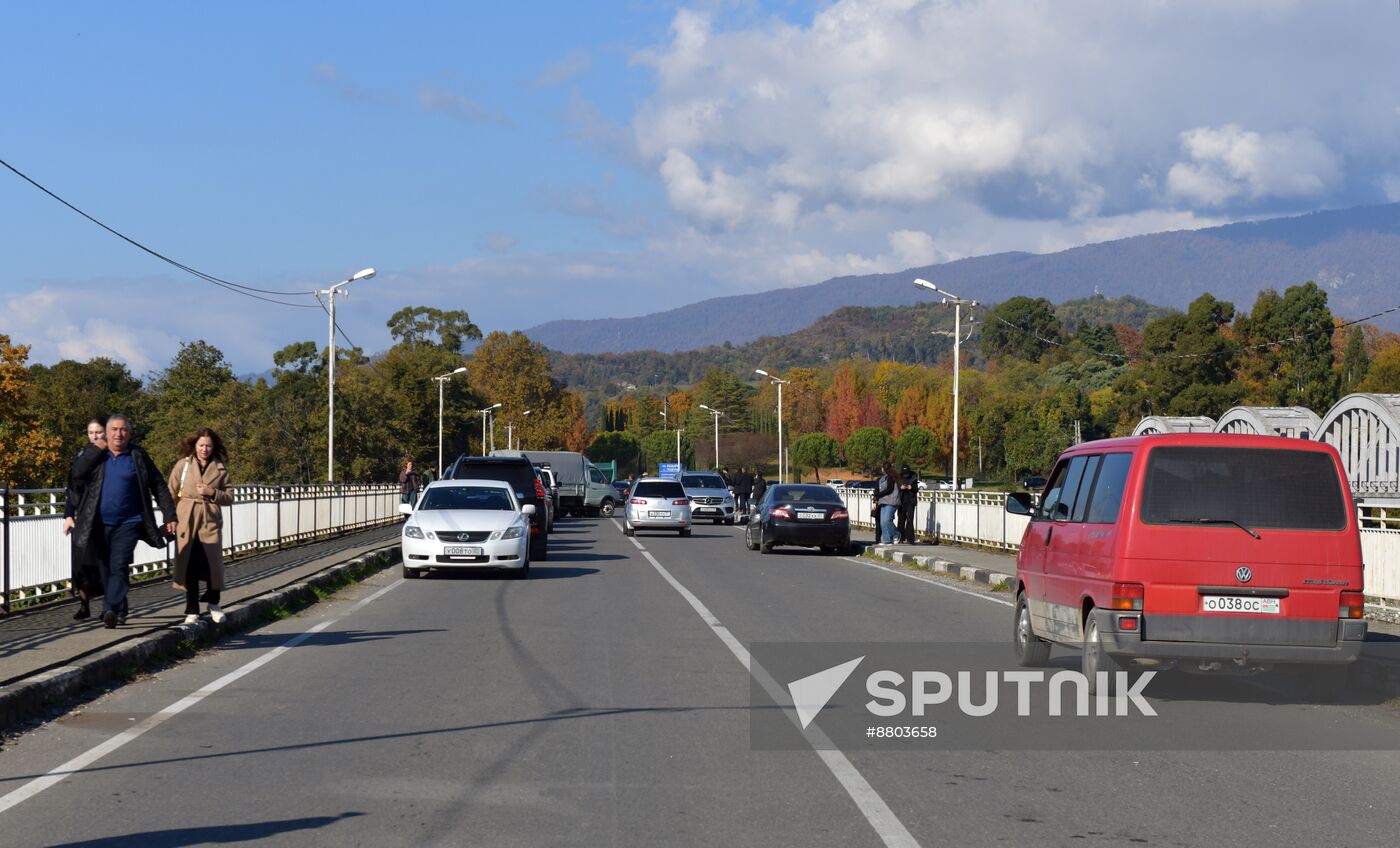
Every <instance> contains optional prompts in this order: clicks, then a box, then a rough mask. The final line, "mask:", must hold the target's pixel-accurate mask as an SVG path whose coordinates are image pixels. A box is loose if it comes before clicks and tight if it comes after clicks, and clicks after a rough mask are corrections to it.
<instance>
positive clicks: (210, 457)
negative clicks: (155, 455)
mask: <svg viewBox="0 0 1400 848" xmlns="http://www.w3.org/2000/svg"><path fill="white" fill-rule="evenodd" d="M180 454H181V458H180V459H179V460H178V461H177V462H176V463H175V467H174V468H173V469H172V470H171V472H170V494H171V496H172V497H173V498H175V516H176V521H177V522H178V524H179V526H178V528H177V529H176V531H175V588H176V589H177V590H181V589H183V590H184V592H185V623H186V624H194V623H195V622H196V621H198V620H199V603H200V601H201V600H203V601H205V602H207V603H208V604H209V617H210V618H211V619H213V620H214V623H215V624H221V623H223V620H224V611H223V609H221V608H220V607H219V592H220V590H222V589H223V588H224V555H223V529H224V516H223V509H222V507H225V506H231V505H232V504H233V491H232V490H231V489H230V488H229V483H228V471H227V470H226V469H225V468H224V462H225V461H227V459H228V454H227V453H226V452H225V451H224V443H223V441H222V440H221V439H220V438H219V434H218V433H215V432H214V431H213V430H210V429H209V428H208V427H204V428H202V429H200V430H199V431H198V432H196V433H195V434H194V435H192V436H187V437H185V441H184V443H183V444H182V445H181V451H180ZM201 580H203V581H205V582H206V583H207V584H208V585H209V589H208V591H206V592H205V593H204V596H203V598H201V597H200V594H199V581H201Z"/></svg>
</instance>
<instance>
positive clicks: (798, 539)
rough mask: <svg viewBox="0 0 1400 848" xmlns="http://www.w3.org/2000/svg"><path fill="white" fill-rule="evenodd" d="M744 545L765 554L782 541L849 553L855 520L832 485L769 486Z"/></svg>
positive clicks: (751, 518)
mask: <svg viewBox="0 0 1400 848" xmlns="http://www.w3.org/2000/svg"><path fill="white" fill-rule="evenodd" d="M744 545H745V546H746V547H748V549H749V550H751V551H759V552H760V553H765V554H767V553H772V552H773V548H775V547H777V546H778V545H798V546H800V547H804V548H821V549H822V550H823V551H825V552H826V553H829V554H843V553H846V552H848V551H850V549H851V521H850V516H849V515H848V514H847V512H846V504H845V502H844V501H842V500H841V496H840V495H839V494H837V493H836V492H835V491H833V490H832V488H831V487H830V486H822V485H818V484H816V483H794V484H779V485H774V486H769V487H768V491H767V493H766V494H764V496H763V501H762V502H761V503H759V504H758V507H757V509H755V510H754V511H753V512H752V513H751V514H750V515H749V520H748V523H747V524H746V525H745V526H744Z"/></svg>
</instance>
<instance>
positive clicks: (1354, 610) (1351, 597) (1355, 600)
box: [1337, 592, 1366, 618]
mask: <svg viewBox="0 0 1400 848" xmlns="http://www.w3.org/2000/svg"><path fill="white" fill-rule="evenodd" d="M1337 616H1338V617H1339V618H1364V617H1365V616H1366V596H1365V595H1363V594H1361V593H1360V592H1343V593H1342V604H1341V606H1340V607H1338V609H1337Z"/></svg>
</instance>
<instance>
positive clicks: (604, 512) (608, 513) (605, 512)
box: [598, 498, 613, 518]
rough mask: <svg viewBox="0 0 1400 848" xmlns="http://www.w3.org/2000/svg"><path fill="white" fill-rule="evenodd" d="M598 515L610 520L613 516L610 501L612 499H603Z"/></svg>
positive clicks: (611, 502)
mask: <svg viewBox="0 0 1400 848" xmlns="http://www.w3.org/2000/svg"><path fill="white" fill-rule="evenodd" d="M598 514H599V515H601V516H603V517H604V518H612V514H613V499H612V498H604V499H603V503H602V504H601V505H600V506H599V507H598Z"/></svg>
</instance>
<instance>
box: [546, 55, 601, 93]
mask: <svg viewBox="0 0 1400 848" xmlns="http://www.w3.org/2000/svg"><path fill="white" fill-rule="evenodd" d="M592 67H593V59H592V57H590V56H589V55H588V54H587V53H586V52H584V51H582V50H571V51H569V52H568V53H567V54H565V55H564V56H563V58H561V59H560V60H559V61H557V62H551V63H549V64H548V65H545V66H544V68H542V69H541V70H540V74H539V76H537V77H535V79H534V82H533V84H534V85H535V86H538V87H548V86H551V85H558V84H559V83H561V82H567V81H568V80H571V79H573V78H574V77H576V76H579V75H580V74H585V73H588V70H589V69H590V68H592Z"/></svg>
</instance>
